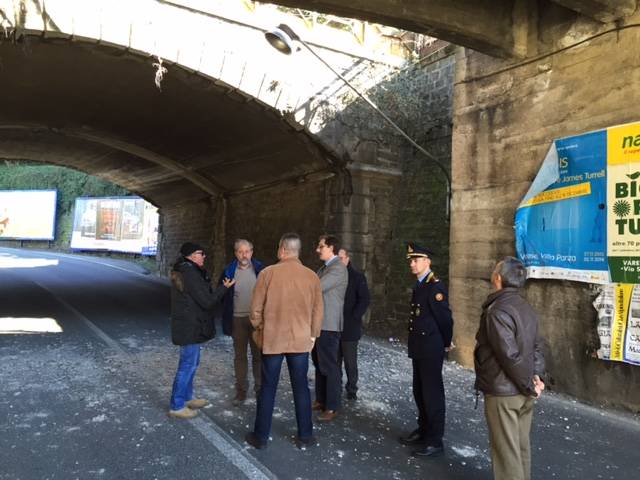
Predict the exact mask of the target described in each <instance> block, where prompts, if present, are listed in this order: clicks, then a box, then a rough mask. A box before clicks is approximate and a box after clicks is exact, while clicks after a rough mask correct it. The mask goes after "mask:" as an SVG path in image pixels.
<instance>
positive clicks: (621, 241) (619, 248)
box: [515, 122, 640, 284]
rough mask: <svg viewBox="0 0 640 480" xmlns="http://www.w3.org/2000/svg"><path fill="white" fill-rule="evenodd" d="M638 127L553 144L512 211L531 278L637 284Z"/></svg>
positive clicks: (639, 209)
mask: <svg viewBox="0 0 640 480" xmlns="http://www.w3.org/2000/svg"><path fill="white" fill-rule="evenodd" d="M639 177H640V122H638V123H630V124H626V125H620V126H615V127H610V128H607V129H603V130H599V131H595V132H589V133H585V134H583V135H576V136H573V137H567V138H561V139H558V140H555V141H554V142H553V144H552V145H551V148H550V149H549V152H548V153H547V156H546V158H545V160H544V162H543V165H542V167H541V169H540V171H539V173H538V175H537V176H536V178H535V180H534V182H533V184H532V185H531V188H530V189H529V192H528V193H527V194H526V195H525V197H524V198H523V200H522V202H521V203H520V205H519V207H518V209H517V211H516V219H515V223H516V225H515V228H516V250H517V252H518V256H519V257H520V259H521V260H522V261H523V262H524V263H525V265H526V266H527V270H528V273H529V276H530V277H532V278H555V279H561V280H575V281H581V282H588V283H598V284H608V283H611V282H618V283H632V284H635V283H640V188H639V185H638V183H639V182H640V181H639V180H638V178H639Z"/></svg>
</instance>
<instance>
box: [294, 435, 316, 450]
mask: <svg viewBox="0 0 640 480" xmlns="http://www.w3.org/2000/svg"><path fill="white" fill-rule="evenodd" d="M317 443H318V441H317V440H316V437H309V438H300V437H296V447H298V448H299V449H300V450H302V449H304V448H307V447H313V446H314V445H316V444H317Z"/></svg>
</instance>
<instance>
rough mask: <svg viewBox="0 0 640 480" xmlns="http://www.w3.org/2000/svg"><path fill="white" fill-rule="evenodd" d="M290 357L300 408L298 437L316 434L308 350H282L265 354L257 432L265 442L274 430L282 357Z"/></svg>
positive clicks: (254, 431) (295, 392)
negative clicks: (308, 378) (312, 410)
mask: <svg viewBox="0 0 640 480" xmlns="http://www.w3.org/2000/svg"><path fill="white" fill-rule="evenodd" d="M283 358H286V359H287V367H288V368H289V379H290V380H291V388H292V390H293V403H294V404H295V408H296V422H297V424H298V438H300V439H302V440H307V439H309V438H311V436H312V435H313V423H312V421H311V393H309V383H308V381H307V371H308V370H309V354H308V353H280V354H275V355H265V354H262V387H261V388H260V395H259V396H258V409H257V412H256V423H255V426H254V428H253V433H254V434H255V435H256V437H258V439H260V441H261V442H265V443H266V442H267V440H268V439H269V433H270V432H271V419H272V417H273V406H274V404H275V399H276V391H277V389H278V380H279V379H280V368H281V367H282V359H283Z"/></svg>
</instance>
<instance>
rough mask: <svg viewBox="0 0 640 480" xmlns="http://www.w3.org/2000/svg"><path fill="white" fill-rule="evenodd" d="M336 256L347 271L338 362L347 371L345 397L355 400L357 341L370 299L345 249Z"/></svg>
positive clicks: (362, 276)
mask: <svg viewBox="0 0 640 480" xmlns="http://www.w3.org/2000/svg"><path fill="white" fill-rule="evenodd" d="M338 257H340V261H341V262H342V263H343V264H344V265H345V266H346V267H347V272H348V273H349V283H348V284H347V293H346V294H345V296H344V325H343V328H342V336H341V337H340V356H339V357H338V358H339V362H338V363H339V364H340V365H341V366H342V363H343V361H344V370H345V372H346V373H347V385H346V387H345V389H346V390H347V398H348V399H349V400H356V399H357V398H358V395H357V392H358V342H359V341H360V338H361V337H362V317H363V316H364V314H365V312H366V311H367V308H369V303H370V301H371V299H370V296H369V287H368V286H367V277H365V276H364V273H362V272H360V271H358V270H356V269H355V268H354V267H353V265H352V263H351V258H350V257H349V252H348V251H347V249H346V248H341V249H340V250H339V251H338Z"/></svg>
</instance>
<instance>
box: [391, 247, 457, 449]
mask: <svg viewBox="0 0 640 480" xmlns="http://www.w3.org/2000/svg"><path fill="white" fill-rule="evenodd" d="M432 256H433V253H432V252H431V251H430V250H428V249H426V248H424V247H421V246H420V245H417V244H415V243H409V244H408V245H407V259H408V260H409V266H410V268H411V273H413V274H414V275H415V276H416V277H417V279H418V281H417V282H416V285H415V286H414V287H413V294H412V296H411V317H410V318H409V342H408V353H409V358H411V361H412V363H413V396H414V398H415V402H416V406H417V407H418V428H417V429H415V430H414V431H413V432H411V433H410V434H408V435H406V436H403V437H400V439H399V441H400V443H402V444H403V445H411V446H416V447H417V449H416V450H414V451H413V455H415V456H420V457H437V456H440V455H442V454H443V453H444V446H443V443H442V437H443V436H444V418H445V401H444V384H443V382H442V362H443V360H444V355H445V350H448V349H449V348H450V346H451V337H452V334H453V318H452V316H451V309H450V308H449V301H448V294H447V289H446V287H445V286H444V284H443V283H442V282H441V281H440V280H438V279H437V278H436V276H435V275H434V273H433V272H432V271H431V257H432Z"/></svg>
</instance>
